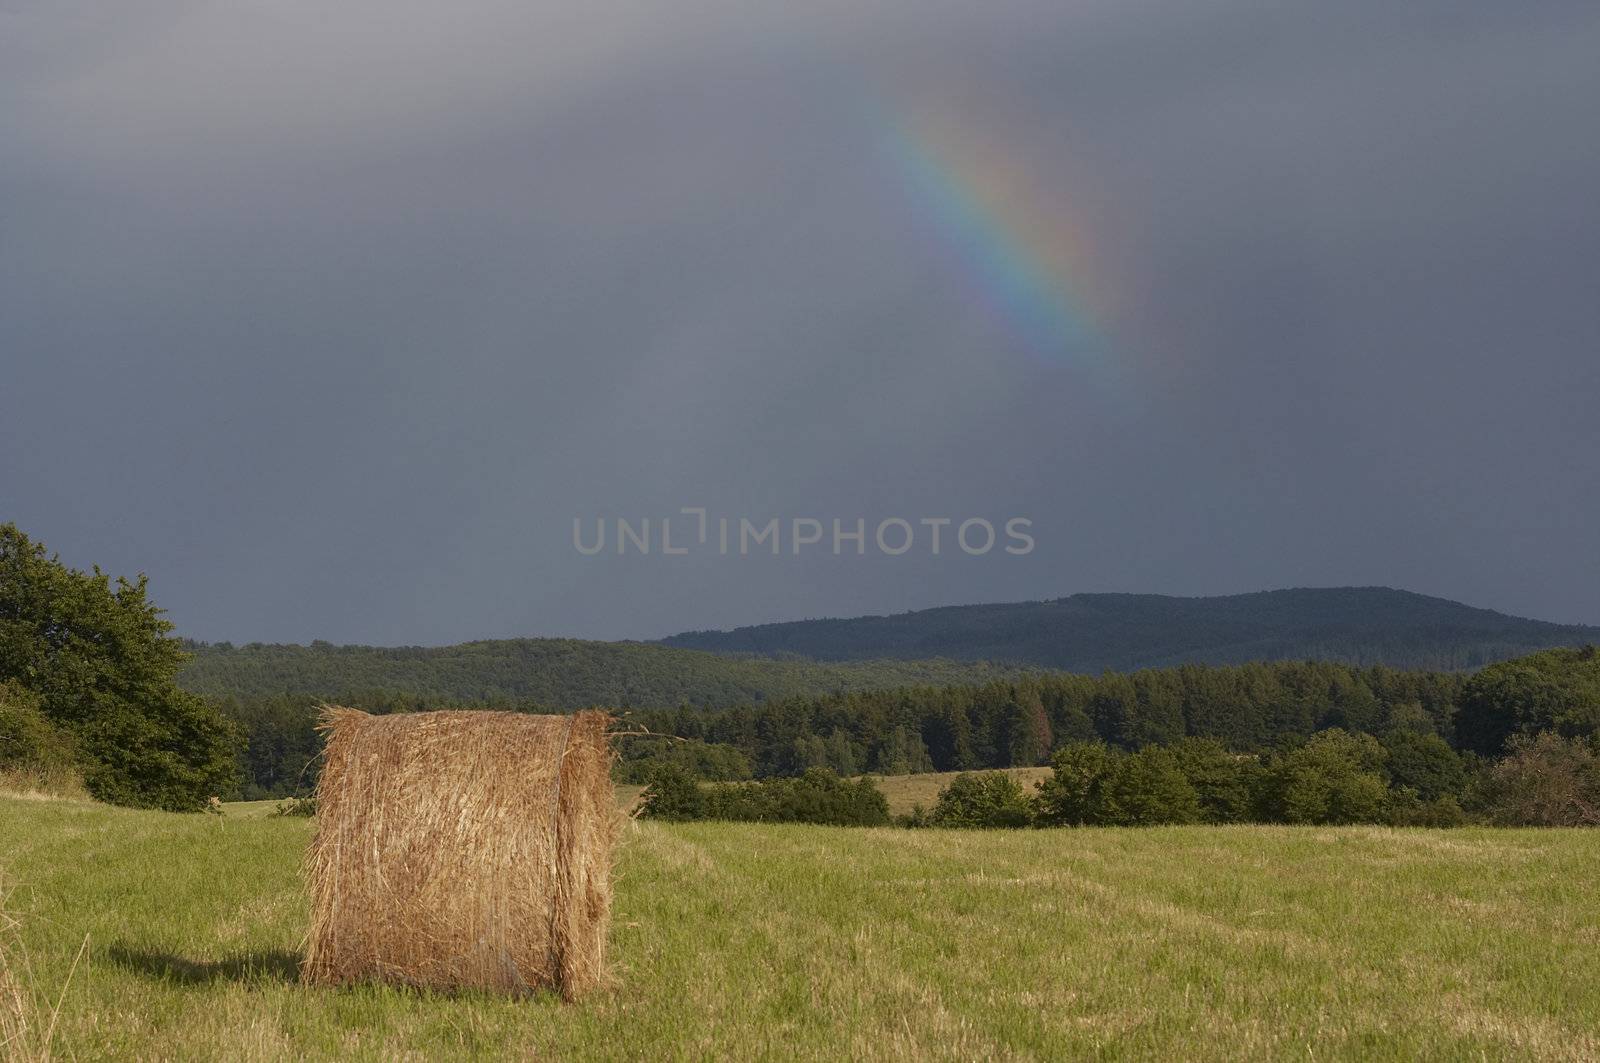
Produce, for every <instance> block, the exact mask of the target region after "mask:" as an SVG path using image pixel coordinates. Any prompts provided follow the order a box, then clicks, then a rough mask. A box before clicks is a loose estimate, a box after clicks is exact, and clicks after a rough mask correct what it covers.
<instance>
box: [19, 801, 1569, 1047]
mask: <svg viewBox="0 0 1600 1063" xmlns="http://www.w3.org/2000/svg"><path fill="white" fill-rule="evenodd" d="M239 811H240V812H241V813H242V812H244V811H247V810H239ZM254 811H257V812H258V811H259V809H256V810H254ZM311 829H312V823H311V822H309V821H307V820H303V819H271V818H262V817H261V816H259V815H244V814H230V815H228V816H225V817H222V818H218V817H207V816H188V817H184V816H176V815H167V814H162V813H142V812H128V811H121V810H115V809H109V808H105V807H102V806H97V805H93V804H89V803H78V802H65V801H37V800H35V801H24V800H14V799H0V864H3V865H4V869H5V875H6V878H7V880H8V881H9V882H10V883H11V884H12V886H13V893H12V895H11V901H10V906H11V908H12V911H13V914H14V915H17V916H19V917H20V918H21V919H22V921H23V926H24V929H23V931H22V943H23V945H24V946H25V947H26V949H27V951H28V952H29V954H30V955H31V956H32V958H33V964H34V969H35V983H34V986H35V989H36V990H37V991H38V993H39V995H40V996H41V997H43V996H45V995H46V994H48V995H49V996H50V997H51V998H52V999H53V996H54V993H55V992H56V990H58V989H59V987H60V986H61V984H62V983H63V982H64V981H65V980H66V976H67V971H68V969H69V966H70V964H71V962H72V958H73V955H74V954H75V953H76V951H77V949H78V947H79V945H80V944H81V943H82V941H83V938H84V936H85V935H86V934H87V935H88V937H89V940H90V949H89V953H88V955H87V957H86V958H85V960H84V962H83V964H82V966H80V967H79V969H78V971H77V973H76V975H75V976H74V978H73V980H72V982H71V985H70V987H69V989H68V990H67V993H66V996H65V1003H64V1005H63V1008H62V1013H61V1019H60V1027H59V1030H58V1032H57V1035H56V1046H55V1047H56V1051H57V1053H58V1055H59V1056H60V1057H61V1058H74V1057H75V1058H78V1059H84V1060H89V1059H129V1058H168V1059H212V1058H229V1059H238V1058H244V1059H262V1060H267V1059H272V1060H276V1059H285V1058H294V1057H310V1058H328V1059H331V1058H341V1059H342V1058H354V1059H374V1060H376V1059H385V1060H388V1059H406V1058H414V1059H433V1058H439V1057H447V1058H466V1057H480V1058H482V1057H501V1056H506V1057H517V1058H527V1057H529V1056H541V1057H548V1056H556V1057H562V1058H570V1057H575V1056H583V1057H601V1058H619V1059H638V1058H657V1057H659V1058H669V1059H703V1058H707V1057H727V1058H774V1059H787V1058H807V1059H842V1058H849V1057H855V1058H929V1059H946V1058H948V1059H971V1058H976V1057H985V1056H998V1057H1010V1058H1037V1059H1059V1058H1076V1057H1097V1056H1098V1057H1103V1058H1141V1059H1142V1058H1185V1059H1199V1060H1207V1059H1214V1060H1224V1059H1238V1058H1246V1057H1249V1058H1262V1057H1268V1058H1299V1059H1306V1058H1315V1059H1327V1058H1345V1059H1374V1058H1376V1059H1414V1058H1422V1059H1474V1058H1485V1057H1487V1058H1550V1059H1560V1058H1566V1059H1575V1060H1576V1059H1594V1058H1597V1057H1600V889H1597V885H1600V882H1597V875H1596V869H1597V868H1600V831H1592V832H1580V831H1491V830H1461V831H1452V832H1442V831H1417V830H1386V829H1376V828H1350V829H1311V828H1307V829H1295V828H1282V827H1233V828H1197V827H1189V828H1169V829H1147V830H1078V831H1068V830H1057V831H1017V832H995V833H968V832H942V831H903V830H887V829H886V830H844V829H831V828H818V827H796V826H766V825H748V824H709V823H698V824H682V825H672V826H668V825H661V824H652V823H636V824H633V825H631V826H630V827H629V828H628V829H627V831H626V835H625V841H624V845H623V849H622V852H621V855H620V860H619V865H618V883H617V901H616V922H615V926H614V928H613V936H612V943H613V955H614V958H615V961H616V967H617V975H618V984H617V988H616V989H615V990H612V991H607V992H603V993H599V994H596V995H594V996H592V997H590V998H588V999H587V1000H585V1001H583V1002H582V1003H580V1004H577V1005H571V1006H564V1005H562V1004H560V1003H558V1002H557V1001H555V1000H553V999H549V998H539V999H535V1000H532V1001H520V1002H519V1001H510V1000H501V999H495V998H492V997H487V996H481V995H476V994H466V995H460V996H454V997H448V996H438V995H428V994H422V993H415V992H409V991H404V990H398V989H389V988H383V987H362V988H356V989H348V990H322V989H307V988H302V987H301V986H300V985H298V984H297V983H296V981H295V964H296V962H297V960H298V949H299V944H300V939H301V935H302V933H303V931H304V927H305V921H306V911H305V902H304V900H303V897H302V894H301V890H300V883H299V878H298V859H299V855H300V852H301V850H302V847H303V846H304V844H305V842H306V840H307V838H308V837H309V834H310V831H311Z"/></svg>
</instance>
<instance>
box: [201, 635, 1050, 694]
mask: <svg viewBox="0 0 1600 1063" xmlns="http://www.w3.org/2000/svg"><path fill="white" fill-rule="evenodd" d="M189 649H190V651H191V652H193V653H194V655H195V656H194V659H193V660H191V661H190V662H189V664H188V665H187V666H185V668H184V669H183V671H182V672H181V673H180V674H179V676H178V682H179V684H180V685H181V686H183V687H184V688H185V689H188V690H192V691H194V692H195V693H199V694H208V695H212V696H217V697H228V696H232V697H237V698H261V697H274V696H277V695H282V694H291V695H311V696H314V697H319V698H329V699H339V698H349V699H350V700H352V701H360V702H361V703H362V704H370V703H372V702H373V701H374V700H375V699H376V700H380V701H381V700H382V699H383V696H384V695H395V696H399V697H402V698H421V699H427V700H430V701H433V702H436V703H440V704H458V705H460V704H530V705H540V706H545V707H548V708H556V709H570V708H581V707H583V706H585V705H606V706H613V707H634V708H671V707H675V706H678V705H699V706H707V707H722V706H728V705H742V704H750V703H753V702H762V701H768V700H774V699H778V698H786V697H800V696H813V695H818V694H830V693H835V692H840V691H853V690H872V689H879V688H883V687H895V686H905V685H921V684H935V685H948V684H958V683H983V682H988V681H990V680H993V679H1001V678H1006V677H1008V676H1012V675H1016V674H1018V673H1019V672H1020V671H1022V670H1023V669H1021V668H1019V667H1016V666H998V667H997V666H992V665H987V664H981V663H970V662H962V663H957V662H953V661H904V660H896V661H851V662H848V663H826V664H824V663H818V662H816V661H808V660H773V659H770V658H766V657H755V658H749V659H744V658H739V657H730V656H726V655H720V654H712V653H702V652H699V651H695V650H685V649H675V648H670V647H666V646H658V645H652V644H646V643H637V642H591V641H584V640H579V639H501V640H495V641H486V642H465V643H461V644H460V645H456V646H443V647H437V648H428V647H416V646H411V647H401V648H394V649H388V648H381V647H374V646H335V645H332V644H331V643H326V642H315V643H312V644H311V645H310V646H296V645H266V644H262V643H252V644H250V645H248V646H232V645H229V644H227V643H217V644H206V643H193V644H190V646H189Z"/></svg>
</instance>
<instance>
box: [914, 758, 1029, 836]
mask: <svg viewBox="0 0 1600 1063" xmlns="http://www.w3.org/2000/svg"><path fill="white" fill-rule="evenodd" d="M1032 818H1033V812H1032V808H1031V807H1030V804H1029V801H1028V797H1027V795H1026V794H1025V793H1023V791H1022V787H1021V786H1020V785H1019V784H1018V783H1017V780H1016V779H1014V778H1012V777H1011V776H1010V775H1008V774H1007V773H1005V772H1003V771H983V772H976V773H965V772H964V773H962V774H960V775H957V776H956V777H955V778H954V779H951V780H950V785H948V786H946V787H945V788H944V789H943V790H940V791H939V800H938V803H936V804H935V805H934V806H933V811H932V812H931V813H929V814H928V817H927V821H928V823H929V824H930V825H932V826H935V827H1026V826H1027V825H1028V823H1029V821H1030V820H1031V819H1032Z"/></svg>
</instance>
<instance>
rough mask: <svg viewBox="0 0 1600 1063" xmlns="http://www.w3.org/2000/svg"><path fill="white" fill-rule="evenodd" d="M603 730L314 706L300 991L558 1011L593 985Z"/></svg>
mask: <svg viewBox="0 0 1600 1063" xmlns="http://www.w3.org/2000/svg"><path fill="white" fill-rule="evenodd" d="M609 723H610V718H609V717H608V716H607V715H606V714H605V713H603V712H594V711H590V712H580V713H577V714H576V715H573V716H529V715H524V714H521V713H513V712H464V711H448V712H424V713H412V714H403V715H393V716H369V715H368V714H366V713H364V712H358V711H356V710H354V709H345V708H338V707H334V706H329V707H326V708H325V709H324V711H323V717H322V723H321V727H322V729H323V731H324V732H325V734H326V736H327V740H328V743H327V759H326V762H325V763H324V765H323V769H322V776H321V780H320V782H319V783H318V785H317V832H316V836H315V838H314V839H313V840H312V843H311V848H310V851H309V852H308V854H307V877H308V879H309V882H310V890H311V933H310V940H309V943H308V945H307V949H306V958H305V963H304V967H303V974H304V977H305V979H306V980H307V981H310V982H315V983H320V984H333V985H337V984H344V983H349V982H355V981H386V982H398V983H403V984H407V985H414V986H424V987H429V988H438V989H458V988H468V987H471V988H479V989H493V990H500V991H505V992H510V993H527V992H531V991H533V990H537V989H545V988H549V989H555V990H557V991H559V992H560V993H561V995H562V996H563V997H565V998H567V999H569V1000H570V999H572V998H573V997H574V996H576V995H577V994H579V993H581V992H583V991H584V990H585V989H588V988H591V987H593V986H596V985H599V984H601V983H603V982H604V981H605V979H606V967H605V944H606V929H607V925H608V923H609V919H610V910H611V844H612V840H613V837H614V834H615V831H616V818H617V813H616V806H615V800H614V797H613V794H612V789H611V770H610V769H611V756H612V754H611V747H610V743H609V740H608V738H607V727H608V725H609Z"/></svg>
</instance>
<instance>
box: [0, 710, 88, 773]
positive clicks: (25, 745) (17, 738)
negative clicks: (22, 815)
mask: <svg viewBox="0 0 1600 1063" xmlns="http://www.w3.org/2000/svg"><path fill="white" fill-rule="evenodd" d="M0 786H3V787H4V788H5V789H8V790H20V791H34V792H39V793H49V794H76V793H81V792H82V790H83V781H82V779H81V778H79V776H78V771H77V766H76V757H75V756H74V750H73V745H72V738H71V736H69V735H68V734H67V733H66V732H65V731H62V730H61V729H60V728H58V727H56V726H54V725H53V724H52V723H51V722H50V721H49V720H48V719H46V718H45V715H44V712H43V711H42V710H41V709H40V708H39V699H38V697H37V696H35V695H34V694H32V693H31V692H29V691H28V690H25V689H23V687H22V686H21V685H20V684H18V683H14V682H0Z"/></svg>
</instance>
